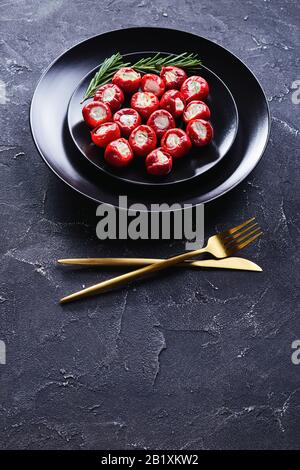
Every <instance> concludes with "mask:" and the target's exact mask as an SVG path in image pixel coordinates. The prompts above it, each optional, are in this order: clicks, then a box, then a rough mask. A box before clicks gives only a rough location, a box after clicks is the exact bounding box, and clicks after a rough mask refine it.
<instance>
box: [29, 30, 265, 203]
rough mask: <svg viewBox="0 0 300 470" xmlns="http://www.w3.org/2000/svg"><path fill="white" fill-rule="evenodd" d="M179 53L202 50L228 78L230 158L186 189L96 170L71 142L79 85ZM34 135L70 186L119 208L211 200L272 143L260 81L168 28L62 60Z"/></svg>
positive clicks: (43, 83)
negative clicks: (144, 59)
mask: <svg viewBox="0 0 300 470" xmlns="http://www.w3.org/2000/svg"><path fill="white" fill-rule="evenodd" d="M162 44H163V45H164V51H165V52H169V53H174V54H178V53H181V52H183V51H187V52H197V53H198V54H199V56H200V57H201V59H202V61H203V64H204V65H205V67H207V68H208V69H210V70H212V71H213V72H214V73H215V74H216V75H217V76H219V77H220V78H221V80H223V82H224V83H225V84H226V86H227V87H228V88H229V89H230V91H231V93H232V95H233V97H234V100H235V102H236V105H237V109H238V115H239V128H238V133H237V136H236V138H235V141H234V143H233V145H232V146H231V148H230V150H229V152H227V154H226V156H225V157H224V158H223V159H222V160H221V161H220V162H219V164H218V165H216V166H215V167H214V168H212V169H211V170H209V171H207V172H205V173H204V174H202V175H200V176H198V177H197V178H194V179H193V180H192V181H189V182H188V184H183V185H174V186H172V185H171V186H167V187H166V188H156V189H155V190H153V189H148V187H146V188H145V187H144V186H142V187H141V186H138V185H132V184H126V183H125V182H122V181H116V180H115V178H113V177H110V176H109V175H108V174H105V175H104V174H102V173H101V172H100V171H98V170H97V169H96V168H95V166H94V165H91V164H90V162H88V161H87V160H86V159H85V158H83V157H82V154H81V152H80V151H79V150H78V148H77V147H76V145H75V144H74V142H73V140H72V138H71V136H70V132H69V128H68V123H67V110H68V104H69V101H70V99H71V96H72V94H73V92H74V90H75V89H76V87H77V86H78V83H79V82H80V81H81V80H82V79H83V78H84V77H85V76H86V75H87V74H88V73H89V72H90V71H91V70H93V69H94V68H95V67H97V66H98V65H99V64H100V63H101V62H102V61H103V60H104V59H105V57H108V56H110V55H112V54H113V53H115V52H116V51H119V52H120V53H121V54H130V53H137V52H140V51H144V52H147V51H148V52H151V51H153V50H161V45H162ZM30 123H31V130H32V135H33V138H34V141H35V143H36V146H37V148H38V150H39V152H40V154H41V156H42V158H43V159H44V161H45V162H46V163H47V165H48V166H49V167H50V168H51V170H52V171H53V172H54V173H55V174H56V175H57V176H58V177H59V178H61V179H62V180H63V181H64V182H65V183H66V184H68V185H69V186H71V187H72V188H74V189H75V190H76V191H78V192H79V193H81V194H83V195H84V196H87V197H89V198H91V199H93V200H95V201H96V202H105V203H107V204H111V205H115V206H118V204H119V195H120V194H122V195H126V196H127V202H128V204H132V203H136V202H139V203H143V204H144V205H145V206H146V208H147V209H148V210H151V204H152V203H159V202H165V203H168V204H173V203H175V202H179V203H182V204H183V203H185V204H193V205H196V204H199V203H205V202H208V201H211V200H213V199H215V198H218V197H220V196H221V195H223V194H225V193H226V192H228V191H230V190H231V189H232V188H234V187H235V186H236V185H237V184H239V183H240V182H241V181H242V180H243V179H244V178H246V176H247V175H248V174H249V173H250V172H251V171H252V170H253V168H254V167H255V166H256V165H257V163H258V161H259V160H260V158H261V157H262V155H263V152H264V150H265V147H266V145H267V142H268V137H269V130H270V115H269V108H268V104H267V101H266V97H265V94H264V92H263V90H262V88H261V86H260V84H259V83H258V81H257V79H256V78H255V76H254V75H253V74H252V72H251V71H250V70H249V69H248V67H247V66H246V65H245V64H244V63H243V62H241V61H240V60H239V59H238V58H237V57H236V56H234V55H233V54H232V53H231V52H229V51H228V50H226V49H225V48H223V47H221V46H219V45H218V44H216V43H214V42H212V41H210V40H208V39H205V38H203V37H200V36H197V35H194V34H190V33H187V32H183V31H177V30H172V29H163V28H130V29H123V30H117V31H111V32H108V33H104V34H101V35H98V36H94V37H92V38H90V39H87V40H86V41H83V42H81V43H79V44H77V45H76V46H74V47H72V48H71V49H69V50H68V51H66V52H65V53H64V54H62V55H61V56H60V57H58V58H57V59H56V60H55V61H54V62H53V63H52V64H51V65H50V66H49V68H48V69H47V70H46V71H45V72H44V74H43V76H42V77H41V79H40V81H39V83H38V85H37V87H36V90H35V93H34V96H33V99H32V103H31V110H30Z"/></svg>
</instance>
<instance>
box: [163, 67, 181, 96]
mask: <svg viewBox="0 0 300 470" xmlns="http://www.w3.org/2000/svg"><path fill="white" fill-rule="evenodd" d="M160 76H161V78H162V79H163V81H164V82H165V85H166V89H167V90H170V89H174V88H176V89H177V90H179V89H180V87H181V85H182V84H183V82H184V80H185V79H186V73H185V71H184V70H183V69H180V68H179V67H175V66H173V65H168V66H167V67H162V69H161V72H160Z"/></svg>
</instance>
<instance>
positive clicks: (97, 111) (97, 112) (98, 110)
mask: <svg viewBox="0 0 300 470" xmlns="http://www.w3.org/2000/svg"><path fill="white" fill-rule="evenodd" d="M90 116H91V117H92V118H93V119H96V120H99V119H103V118H105V117H106V111H105V109H103V108H102V107H101V106H97V107H96V106H95V107H94V108H92V109H91V110H90Z"/></svg>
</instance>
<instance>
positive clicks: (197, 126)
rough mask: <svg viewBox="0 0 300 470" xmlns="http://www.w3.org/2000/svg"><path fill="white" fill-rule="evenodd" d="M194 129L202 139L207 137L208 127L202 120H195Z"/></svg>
mask: <svg viewBox="0 0 300 470" xmlns="http://www.w3.org/2000/svg"><path fill="white" fill-rule="evenodd" d="M192 129H193V130H194V131H195V132H196V134H197V135H198V137H199V138H200V139H205V137H206V134H207V130H206V127H205V126H204V125H203V124H202V123H201V122H193V123H192Z"/></svg>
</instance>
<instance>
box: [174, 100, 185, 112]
mask: <svg viewBox="0 0 300 470" xmlns="http://www.w3.org/2000/svg"><path fill="white" fill-rule="evenodd" d="M175 108H176V110H177V111H183V110H184V104H183V101H182V100H181V99H180V98H175Z"/></svg>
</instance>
